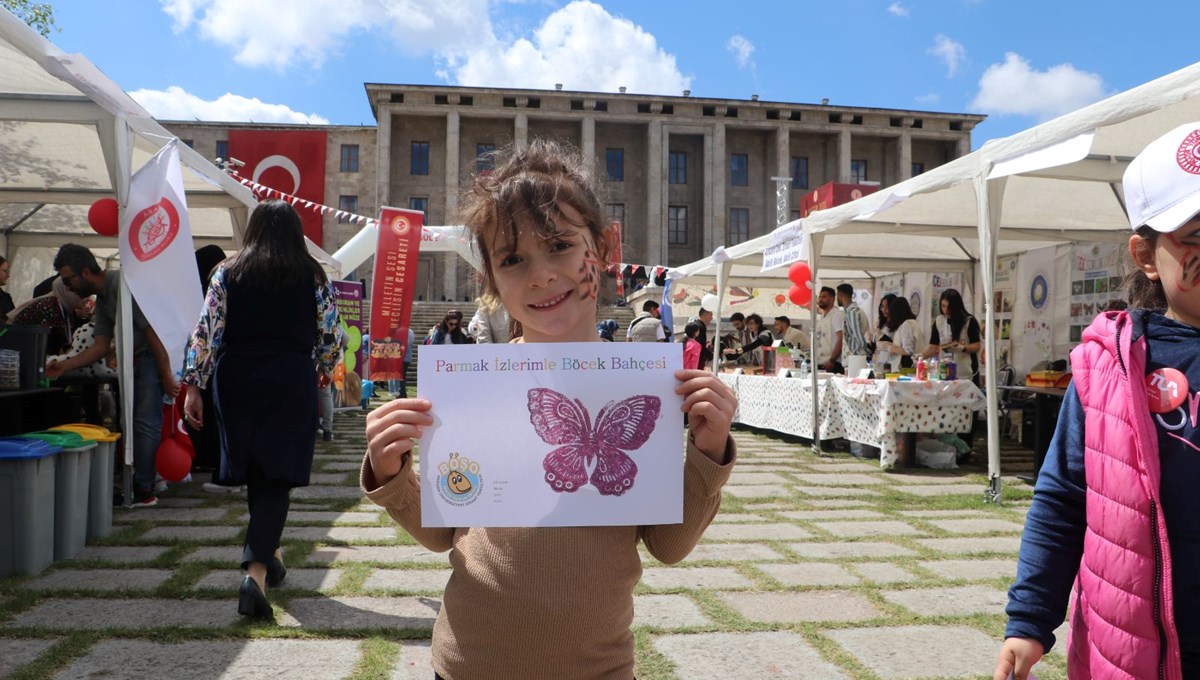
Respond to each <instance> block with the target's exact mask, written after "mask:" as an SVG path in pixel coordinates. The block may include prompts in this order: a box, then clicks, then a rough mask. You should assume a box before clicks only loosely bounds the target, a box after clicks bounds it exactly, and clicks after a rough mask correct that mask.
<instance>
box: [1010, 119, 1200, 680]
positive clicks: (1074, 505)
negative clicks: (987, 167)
mask: <svg viewBox="0 0 1200 680" xmlns="http://www.w3.org/2000/svg"><path fill="white" fill-rule="evenodd" d="M1124 188H1125V205H1126V209H1127V210H1128V211H1129V221H1130V224H1131V225H1132V226H1133V228H1134V230H1135V233H1134V235H1133V236H1132V237H1130V239H1129V253H1130V255H1131V256H1132V258H1133V262H1134V266H1135V267H1136V270H1135V271H1134V273H1133V274H1132V275H1131V276H1130V278H1129V281H1128V284H1127V285H1128V288H1129V291H1128V292H1129V301H1130V307H1131V309H1130V310H1129V311H1128V312H1125V311H1117V312H1105V313H1103V314H1101V315H1100V316H1098V317H1096V320H1095V321H1093V322H1092V325H1091V326H1090V327H1089V328H1088V329H1087V330H1086V331H1085V332H1084V334H1083V342H1082V344H1080V345H1079V346H1078V347H1076V348H1075V350H1074V351H1073V352H1072V353H1071V367H1072V371H1073V374H1074V381H1073V383H1072V385H1071V386H1070V387H1069V388H1068V389H1067V394H1066V398H1065V401H1064V403H1063V408H1062V412H1061V413H1060V415H1059V420H1058V428H1057V429H1056V431H1055V434H1054V439H1053V440H1052V442H1051V444H1050V451H1049V452H1048V453H1047V456H1046V461H1045V463H1044V464H1043V466H1042V469H1041V472H1040V473H1039V475H1038V482H1037V488H1036V491H1035V493H1034V499H1033V505H1032V506H1031V507H1030V509H1029V515H1028V519H1027V520H1026V524H1025V533H1024V535H1023V537H1022V539H1021V553H1020V557H1019V561H1018V564H1017V580H1016V582H1015V583H1014V584H1013V586H1012V588H1011V589H1010V590H1009V601H1008V608H1007V612H1008V615H1009V623H1008V628H1007V631H1006V636H1007V640H1005V642H1004V647H1003V648H1002V649H1001V651H1000V658H999V661H998V663H997V665H996V672H995V678H996V679H997V680H999V679H1000V678H1006V677H1008V675H1009V673H1010V672H1011V673H1012V674H1013V676H1014V677H1016V678H1017V679H1018V680H1023V679H1024V678H1026V677H1028V676H1029V671H1030V668H1032V666H1033V665H1034V664H1035V663H1037V662H1038V660H1039V659H1041V657H1042V655H1043V654H1044V653H1045V652H1046V651H1048V650H1049V649H1050V647H1051V646H1052V645H1053V644H1054V634H1053V632H1052V631H1053V630H1054V629H1055V628H1056V627H1057V626H1058V625H1059V624H1060V623H1062V621H1063V616H1064V613H1065V612H1066V610H1067V600H1068V598H1069V597H1072V596H1073V597H1072V599H1073V600H1074V606H1073V608H1072V613H1071V632H1070V635H1069V638H1068V649H1067V665H1068V675H1069V676H1070V677H1072V678H1117V677H1120V678H1162V679H1164V680H1177V679H1179V678H1197V677H1200V494H1197V493H1196V486H1197V483H1198V482H1200V432H1198V430H1197V415H1196V414H1197V410H1196V409H1197V404H1200V215H1198V214H1197V213H1200V123H1192V124H1189V125H1185V126H1182V127H1179V128H1176V129H1175V130H1172V131H1171V132H1169V133H1167V134H1166V135H1164V136H1163V137H1160V138H1159V139H1157V140H1155V141H1154V142H1151V143H1150V145H1149V146H1147V147H1146V149H1145V150H1144V151H1143V152H1142V153H1141V154H1140V155H1139V156H1138V157H1137V158H1135V159H1134V160H1133V162H1132V163H1131V164H1130V166H1129V169H1128V170H1127V171H1126V173H1125V178H1124ZM1072 583H1074V586H1072Z"/></svg>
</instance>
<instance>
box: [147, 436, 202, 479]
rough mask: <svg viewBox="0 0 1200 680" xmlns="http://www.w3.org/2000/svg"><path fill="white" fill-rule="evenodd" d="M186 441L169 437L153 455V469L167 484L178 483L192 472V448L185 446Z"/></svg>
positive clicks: (188, 445)
mask: <svg viewBox="0 0 1200 680" xmlns="http://www.w3.org/2000/svg"><path fill="white" fill-rule="evenodd" d="M185 441H186V439H184V440H181V439H180V438H179V437H170V438H167V439H164V440H162V443H161V444H159V445H158V452H157V453H155V455H154V467H156V468H157V469H158V474H160V475H162V478H163V479H165V480H167V481H168V482H178V481H180V480H182V479H183V478H184V477H187V475H188V473H189V472H191V471H192V456H193V453H192V447H191V445H190V444H185V443H184V442H185Z"/></svg>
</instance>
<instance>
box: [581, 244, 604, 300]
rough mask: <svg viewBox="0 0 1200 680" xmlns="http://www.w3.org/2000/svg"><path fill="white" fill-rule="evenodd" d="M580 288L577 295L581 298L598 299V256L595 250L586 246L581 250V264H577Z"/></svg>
mask: <svg viewBox="0 0 1200 680" xmlns="http://www.w3.org/2000/svg"><path fill="white" fill-rule="evenodd" d="M579 274H580V281H579V283H580V290H579V297H580V299H583V300H598V299H599V298H600V258H598V257H596V253H595V251H593V250H592V249H591V248H588V249H587V250H585V251H584V252H583V264H581V265H579Z"/></svg>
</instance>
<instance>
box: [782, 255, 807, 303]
mask: <svg viewBox="0 0 1200 680" xmlns="http://www.w3.org/2000/svg"><path fill="white" fill-rule="evenodd" d="M788 280H789V281H791V282H792V287H791V288H789V289H788V299H789V300H791V301H792V304H794V305H796V306H799V307H805V306H807V305H808V303H810V302H812V292H813V281H812V269H811V268H809V266H808V263H807V262H794V263H792V266H790V267H788Z"/></svg>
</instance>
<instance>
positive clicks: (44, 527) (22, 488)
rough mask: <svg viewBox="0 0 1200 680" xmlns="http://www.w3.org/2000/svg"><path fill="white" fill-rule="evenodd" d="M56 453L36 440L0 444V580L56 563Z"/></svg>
mask: <svg viewBox="0 0 1200 680" xmlns="http://www.w3.org/2000/svg"><path fill="white" fill-rule="evenodd" d="M60 450H61V449H60V448H59V447H57V446H52V445H50V444H48V443H46V442H44V441H40V440H37V439H25V438H23V437H5V438H3V439H0V578H2V577H4V576H9V575H11V574H36V573H38V572H40V571H41V570H43V569H45V568H46V567H47V566H49V564H50V563H51V562H53V561H54V473H55V470H56V469H57V463H58V456H57V455H55V454H57V453H58V452H59V451H60Z"/></svg>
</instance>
